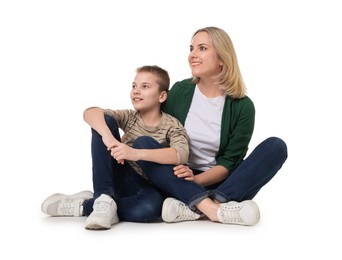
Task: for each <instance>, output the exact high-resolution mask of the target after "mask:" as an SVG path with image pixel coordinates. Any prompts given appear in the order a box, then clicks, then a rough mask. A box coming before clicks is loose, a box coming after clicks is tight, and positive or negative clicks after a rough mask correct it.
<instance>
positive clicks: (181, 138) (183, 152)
mask: <svg viewBox="0 0 342 260" xmlns="http://www.w3.org/2000/svg"><path fill="white" fill-rule="evenodd" d="M104 113H105V114H107V115H109V116H111V117H113V118H114V119H115V120H116V121H117V123H118V126H119V127H120V129H121V130H122V131H123V132H124V138H125V144H127V145H128V146H130V147H132V144H133V141H134V140H135V139H137V138H138V137H139V136H150V137H152V138H153V139H155V140H156V141H157V142H158V143H160V144H161V145H162V147H172V148H175V150H176V152H177V164H185V163H186V162H187V160H188V157H189V137H188V135H187V134H186V130H185V128H184V127H183V125H182V124H181V123H180V122H179V121H178V119H176V118H175V117H173V116H171V115H169V114H166V113H164V112H162V120H161V122H160V124H159V125H158V126H156V127H149V126H146V125H145V124H144V122H143V120H142V119H141V117H140V114H139V112H138V111H136V110H132V109H123V110H111V109H104ZM127 161H128V163H129V164H130V165H131V166H132V167H133V169H134V170H135V171H136V172H137V173H139V174H140V175H142V176H143V172H142V170H141V168H140V167H139V166H138V165H137V164H136V162H134V161H129V160H127Z"/></svg>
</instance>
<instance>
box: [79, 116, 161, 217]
mask: <svg viewBox="0 0 342 260" xmlns="http://www.w3.org/2000/svg"><path fill="white" fill-rule="evenodd" d="M105 120H106V123H107V125H108V126H109V128H110V130H111V131H112V134H113V135H114V136H115V138H116V139H117V140H120V133H119V129H118V125H117V122H116V121H115V119H114V118H112V117H110V116H107V115H105ZM136 141H137V144H138V145H139V139H137V140H136ZM134 145H136V144H135V143H134ZM140 147H141V148H143V146H142V145H140ZM91 154H92V164H93V165H92V168H93V189H94V199H96V198H98V197H99V196H100V195H101V194H107V195H110V196H112V197H113V198H114V200H115V202H116V204H117V206H118V216H119V219H120V220H122V221H131V222H151V221H155V220H157V219H159V218H160V216H161V208H162V203H163V201H164V197H163V196H162V195H161V194H160V193H159V191H158V190H157V188H156V187H154V186H153V185H152V184H151V183H149V182H148V181H147V180H146V179H144V178H143V177H142V176H140V175H139V174H137V173H136V172H135V171H134V170H133V169H132V168H131V167H130V166H129V164H128V163H127V162H125V163H124V164H123V165H122V164H118V163H117V161H116V160H115V159H114V158H113V157H112V156H111V154H110V152H109V151H107V147H106V146H105V145H104V143H103V141H102V137H101V136H100V135H99V134H98V133H97V132H96V131H95V130H94V129H92V140H91ZM94 199H90V200H86V201H85V202H84V203H83V214H84V215H85V216H89V215H90V213H91V212H92V211H93V204H94Z"/></svg>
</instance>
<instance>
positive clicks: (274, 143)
mask: <svg viewBox="0 0 342 260" xmlns="http://www.w3.org/2000/svg"><path fill="white" fill-rule="evenodd" d="M264 142H265V143H266V144H267V147H268V148H269V152H271V153H276V154H278V155H282V156H283V157H284V160H286V158H287V145H286V143H285V142H284V140H282V139H281V138H279V137H275V136H272V137H269V138H267V139H266V140H265V141H264Z"/></svg>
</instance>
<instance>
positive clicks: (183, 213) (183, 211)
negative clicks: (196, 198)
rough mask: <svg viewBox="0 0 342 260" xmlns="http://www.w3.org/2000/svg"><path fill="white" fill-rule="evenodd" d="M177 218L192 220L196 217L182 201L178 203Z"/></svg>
mask: <svg viewBox="0 0 342 260" xmlns="http://www.w3.org/2000/svg"><path fill="white" fill-rule="evenodd" d="M176 219H177V220H194V219H197V216H196V213H195V212H193V211H192V210H191V209H189V207H188V206H187V205H185V204H183V203H179V204H178V207H177V218H176Z"/></svg>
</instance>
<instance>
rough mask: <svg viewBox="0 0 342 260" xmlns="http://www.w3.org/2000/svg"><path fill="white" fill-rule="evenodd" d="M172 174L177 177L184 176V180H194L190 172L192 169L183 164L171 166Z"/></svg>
mask: <svg viewBox="0 0 342 260" xmlns="http://www.w3.org/2000/svg"><path fill="white" fill-rule="evenodd" d="M173 171H174V174H175V175H176V176H177V177H178V178H184V179H185V180H188V181H194V180H195V176H194V174H193V172H192V170H191V169H190V168H189V167H188V166H185V165H182V164H181V165H177V166H176V167H174V168H173Z"/></svg>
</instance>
